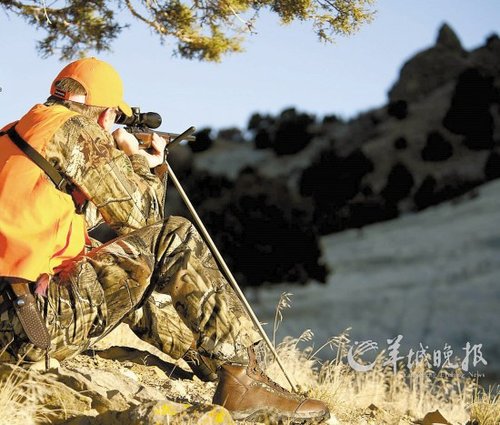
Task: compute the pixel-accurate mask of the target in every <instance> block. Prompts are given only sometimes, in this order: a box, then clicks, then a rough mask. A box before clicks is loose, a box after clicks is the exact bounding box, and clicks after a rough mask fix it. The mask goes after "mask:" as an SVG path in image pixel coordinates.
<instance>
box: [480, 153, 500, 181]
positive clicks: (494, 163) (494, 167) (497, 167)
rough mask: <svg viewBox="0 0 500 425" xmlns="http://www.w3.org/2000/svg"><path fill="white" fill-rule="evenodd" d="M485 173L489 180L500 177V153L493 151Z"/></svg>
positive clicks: (487, 161) (485, 167)
mask: <svg viewBox="0 0 500 425" xmlns="http://www.w3.org/2000/svg"><path fill="white" fill-rule="evenodd" d="M484 175H485V177H486V179H487V180H493V179H498V178H500V154H498V153H497V152H491V153H490V156H489V157H488V159H487V160H486V164H485V166H484Z"/></svg>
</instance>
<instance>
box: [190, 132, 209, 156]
mask: <svg viewBox="0 0 500 425" xmlns="http://www.w3.org/2000/svg"><path fill="white" fill-rule="evenodd" d="M211 132H212V130H211V129H210V128H204V129H202V130H200V131H197V132H196V133H195V136H196V140H195V141H194V142H189V144H188V145H189V147H190V148H191V150H192V151H193V152H202V151H206V150H207V149H209V148H210V147H211V146H212V144H213V140H212V137H211V136H210V133H211Z"/></svg>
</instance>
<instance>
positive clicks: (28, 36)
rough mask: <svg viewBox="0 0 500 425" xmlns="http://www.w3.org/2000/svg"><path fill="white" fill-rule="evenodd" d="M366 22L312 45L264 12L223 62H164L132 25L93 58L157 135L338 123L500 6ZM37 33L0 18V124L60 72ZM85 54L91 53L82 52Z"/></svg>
mask: <svg viewBox="0 0 500 425" xmlns="http://www.w3.org/2000/svg"><path fill="white" fill-rule="evenodd" d="M374 7H375V9H376V10H377V13H376V15H375V18H374V20H373V22H372V23H370V24H367V25H365V26H364V27H362V29H361V31H359V32H358V33H356V34H355V35H353V36H350V37H342V38H338V39H337V41H336V43H335V44H324V43H321V42H319V41H318V39H317V37H316V35H315V34H314V32H313V30H312V28H311V26H310V25H309V24H307V23H294V24H292V25H288V26H283V25H280V23H279V21H278V20H277V19H276V17H275V16H273V15H272V14H271V13H263V14H261V17H260V19H259V21H258V22H257V24H256V32H257V34H256V35H253V36H251V37H249V39H248V40H247V42H246V43H245V45H244V47H245V52H243V53H241V54H233V55H231V56H227V57H225V58H224V59H223V61H222V63H202V62H199V61H196V60H195V61H190V60H187V59H181V58H178V57H173V56H172V51H173V42H172V40H167V43H166V44H164V45H161V44H160V42H159V40H158V38H157V37H156V36H154V35H153V34H151V32H150V31H149V30H148V29H147V28H145V27H144V26H143V25H142V24H140V23H139V22H134V21H133V20H132V18H129V22H130V23H131V24H132V25H131V27H130V29H125V30H124V31H123V33H122V35H121V36H120V38H119V39H118V40H115V42H114V43H113V44H112V46H111V47H112V51H111V52H109V53H104V54H103V53H100V54H95V53H94V54H93V55H95V56H97V57H98V58H100V59H103V60H106V61H108V62H110V63H111V64H112V65H113V66H114V67H115V68H116V69H117V70H118V71H119V72H120V74H121V76H122V78H123V80H124V85H125V100H126V101H127V102H128V103H129V104H130V105H132V106H140V107H141V110H142V111H155V112H159V113H160V114H161V115H162V117H163V125H162V126H161V128H160V130H163V131H171V132H180V131H183V130H184V129H185V128H187V127H190V126H192V125H194V126H195V127H197V128H198V129H200V128H203V127H207V126H208V127H212V128H215V129H222V128H228V127H239V128H245V127H246V125H247V123H248V119H249V117H250V116H251V114H252V113H254V112H259V113H270V114H277V113H279V112H280V111H282V110H283V109H285V108H287V107H296V108H297V109H298V110H300V111H304V112H308V113H311V114H315V115H316V116H318V117H319V118H321V117H323V116H324V115H330V114H336V115H340V116H342V117H344V118H350V117H354V116H356V114H358V113H360V112H362V111H366V110H368V109H370V108H373V107H377V106H380V105H382V104H384V103H385V102H386V99H387V91H388V90H389V89H390V87H391V86H392V85H393V84H394V82H395V81H396V79H397V77H398V74H399V70H400V68H401V66H402V65H403V64H404V62H405V61H406V60H408V59H409V58H410V57H412V56H413V55H414V54H415V53H416V52H418V51H421V50H423V49H425V48H428V47H430V46H432V45H433V44H434V42H435V39H436V36H437V33H438V30H439V28H440V26H441V25H442V24H443V23H444V22H447V23H448V24H449V25H451V27H452V28H453V29H454V30H455V31H456V33H457V35H458V36H459V38H460V40H461V41H462V44H463V46H464V47H465V48H467V49H471V48H475V47H478V46H479V45H481V44H484V41H485V39H486V37H488V36H489V35H491V34H492V33H497V34H500V0H475V1H471V0H376V1H375V6H374ZM42 35H43V32H41V31H39V32H37V31H36V30H35V29H34V28H32V27H30V26H28V25H27V24H26V23H25V22H24V21H23V20H21V19H19V18H17V17H15V16H13V15H12V14H10V15H7V14H6V13H5V11H4V10H1V11H0V48H1V50H0V51H1V56H0V88H1V92H0V113H1V117H2V121H3V122H2V126H3V124H5V123H8V122H11V121H13V120H16V119H18V118H20V117H21V116H22V115H23V114H24V113H25V112H26V111H27V110H28V109H29V108H30V107H31V106H32V105H33V104H35V103H38V102H43V101H44V100H45V99H46V98H47V96H48V92H49V88H50V84H51V82H52V80H53V79H54V77H55V76H56V75H57V74H58V72H59V71H60V69H61V68H62V67H63V66H64V65H65V63H64V62H60V61H59V60H58V59H57V58H55V57H52V58H48V59H42V58H41V57H40V56H39V55H38V54H37V52H36V48H35V41H36V40H38V39H40V38H41V37H42ZM91 54H92V52H91Z"/></svg>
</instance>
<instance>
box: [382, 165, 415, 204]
mask: <svg viewBox="0 0 500 425" xmlns="http://www.w3.org/2000/svg"><path fill="white" fill-rule="evenodd" d="M414 184H415V180H414V179H413V176H412V175H411V173H410V171H409V170H408V168H407V167H406V166H405V165H404V164H401V163H397V164H396V165H394V166H393V167H392V169H391V171H390V172H389V175H388V176H387V184H386V185H385V187H384V189H383V190H382V192H381V195H382V197H383V198H384V199H385V200H386V201H387V203H388V204H397V203H398V202H399V201H401V200H402V199H404V198H406V197H407V196H408V195H409V194H410V192H411V189H412V188H413V185H414Z"/></svg>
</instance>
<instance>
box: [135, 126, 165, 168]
mask: <svg viewBox="0 0 500 425" xmlns="http://www.w3.org/2000/svg"><path fill="white" fill-rule="evenodd" d="M166 146H167V142H166V140H165V139H164V138H163V137H160V136H158V134H156V133H153V140H152V141H151V147H150V148H148V149H147V150H146V149H139V152H138V154H139V155H142V156H144V157H145V158H146V160H147V161H148V164H149V168H155V167H157V166H158V165H161V164H163V159H164V155H165V147H166Z"/></svg>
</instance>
